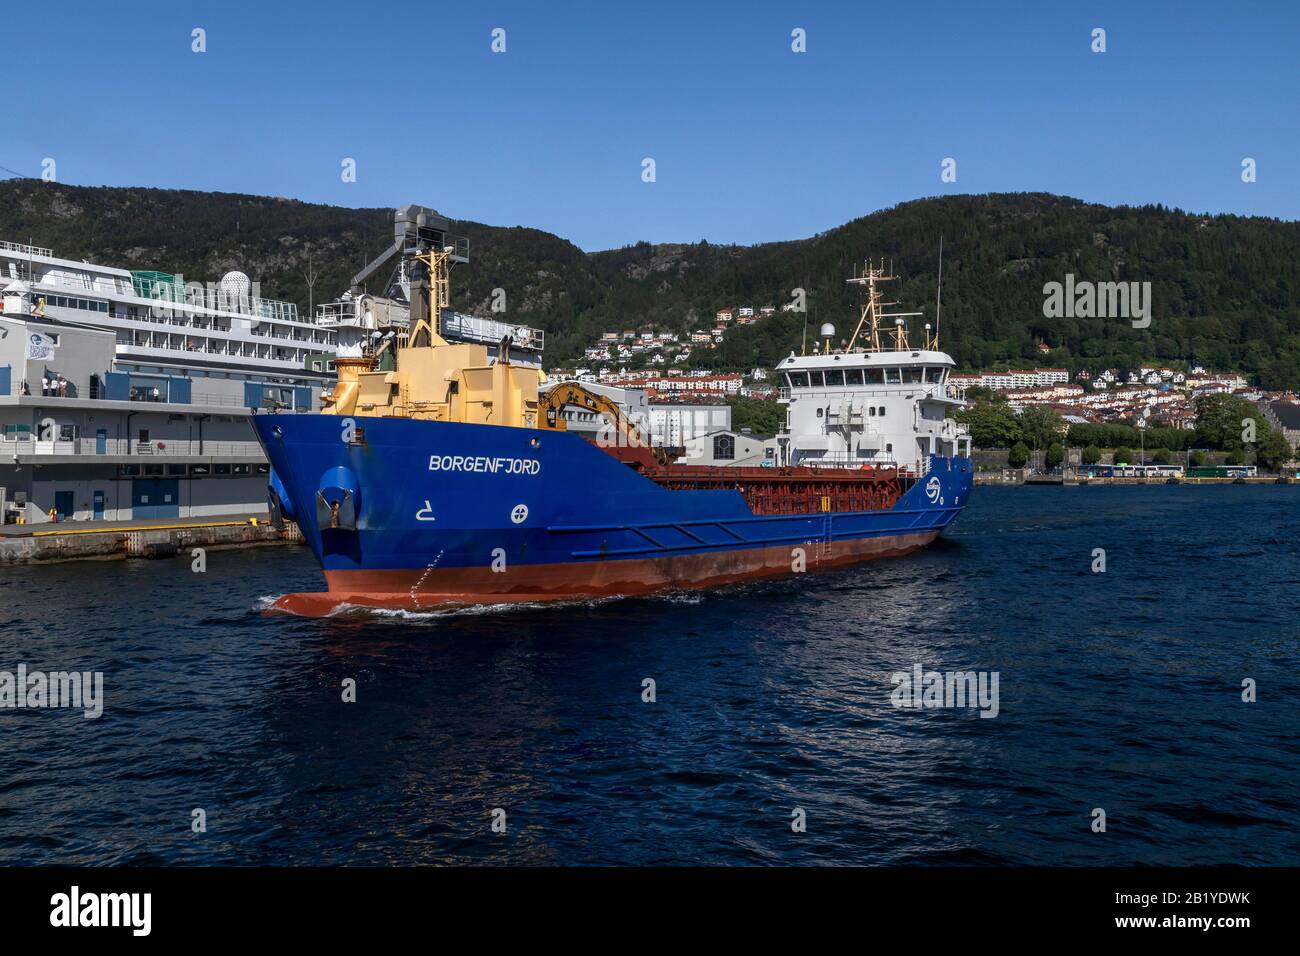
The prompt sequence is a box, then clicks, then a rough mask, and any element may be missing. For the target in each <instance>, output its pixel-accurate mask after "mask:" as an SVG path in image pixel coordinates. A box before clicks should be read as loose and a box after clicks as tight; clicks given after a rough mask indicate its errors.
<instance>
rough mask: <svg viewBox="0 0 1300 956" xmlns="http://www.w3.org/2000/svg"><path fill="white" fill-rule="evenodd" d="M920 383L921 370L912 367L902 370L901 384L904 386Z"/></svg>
mask: <svg viewBox="0 0 1300 956" xmlns="http://www.w3.org/2000/svg"><path fill="white" fill-rule="evenodd" d="M920 381H921V369H920V368H919V367H917V366H912V367H909V368H905V369H903V382H904V383H905V384H907V385H915V384H917V383H918V382H920Z"/></svg>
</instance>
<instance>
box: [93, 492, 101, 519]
mask: <svg viewBox="0 0 1300 956" xmlns="http://www.w3.org/2000/svg"><path fill="white" fill-rule="evenodd" d="M92 498H93V500H94V504H95V520H96V521H103V520H104V493H103V492H102V491H96V492H95V493H94V495H92Z"/></svg>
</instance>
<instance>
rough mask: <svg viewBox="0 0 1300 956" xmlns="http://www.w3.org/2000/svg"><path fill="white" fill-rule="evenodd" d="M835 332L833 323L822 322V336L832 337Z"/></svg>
mask: <svg viewBox="0 0 1300 956" xmlns="http://www.w3.org/2000/svg"><path fill="white" fill-rule="evenodd" d="M834 334H835V326H833V325H831V323H829V322H825V323H823V324H822V338H830V337H831V336H832V335H834Z"/></svg>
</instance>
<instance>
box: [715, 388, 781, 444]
mask: <svg viewBox="0 0 1300 956" xmlns="http://www.w3.org/2000/svg"><path fill="white" fill-rule="evenodd" d="M727 404H728V405H730V406H731V428H732V430H733V431H740V430H741V429H742V428H748V429H750V431H752V432H753V433H754V434H755V435H775V434H776V433H777V432H779V431H780V430H781V427H782V426H783V425H784V424H785V409H784V408H783V407H782V406H781V405H780V404H778V403H777V402H772V401H767V400H765V399H758V398H748V397H746V396H744V395H737V396H735V397H734V398H730V399H728V400H727Z"/></svg>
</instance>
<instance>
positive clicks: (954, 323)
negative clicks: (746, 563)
mask: <svg viewBox="0 0 1300 956" xmlns="http://www.w3.org/2000/svg"><path fill="white" fill-rule="evenodd" d="M436 199H437V197H412V200H413V201H420V200H424V201H425V204H426V205H435V206H436V204H437V203H436ZM391 221H392V212H391V210H388V209H344V208H339V207H333V206H321V205H313V204H309V203H302V202H298V201H295V200H287V199H274V198H267V197H258V196H242V195H235V194H227V193H200V192H189V191H181V190H161V189H136V188H99V187H79V186H65V185H61V184H52V183H42V182H38V181H34V180H9V181H5V182H0V239H7V240H10V241H15V242H28V241H30V242H33V243H35V244H37V245H42V246H49V247H52V248H53V249H54V250H55V254H56V255H59V256H62V257H64V258H70V259H83V258H85V259H90V260H92V261H96V262H102V263H105V264H111V265H118V266H122V267H124V268H134V269H160V270H163V271H167V272H180V273H183V274H184V275H185V276H186V277H187V278H190V279H198V280H200V281H207V280H209V279H217V278H219V277H220V276H221V275H222V274H224V273H225V272H227V271H229V270H231V269H241V270H243V271H244V272H247V273H248V274H249V275H250V276H252V277H253V278H254V279H258V280H260V282H261V285H262V293H263V294H264V295H266V296H269V297H272V298H283V299H290V300H293V301H296V302H298V303H299V304H300V306H302V307H303V308H304V310H305V308H306V305H307V299H308V283H307V274H308V273H309V271H311V270H310V269H309V267H308V265H309V260H310V265H311V266H312V267H313V268H314V270H315V272H316V275H317V278H316V283H315V287H314V298H315V301H316V302H317V303H319V302H321V301H324V300H327V299H330V298H332V297H333V296H335V295H337V294H338V293H339V292H341V291H343V290H344V289H345V288H346V287H347V283H348V280H349V278H350V277H351V276H352V274H353V273H355V272H356V271H357V270H358V269H360V267H361V266H362V265H363V264H364V263H365V262H366V260H367V259H369V258H372V257H374V256H375V255H377V254H378V253H379V252H380V251H382V249H383V248H384V246H385V245H386V244H387V243H388V242H389V240H390V236H391ZM455 228H456V229H457V230H458V231H459V232H460V233H462V234H464V235H466V236H467V237H468V238H469V240H470V256H471V262H470V264H469V265H468V266H462V267H458V268H457V271H456V273H455V274H454V282H453V288H454V293H455V296H456V303H455V304H456V307H457V308H459V309H461V310H463V311H470V312H476V313H479V314H489V313H488V304H489V302H490V301H491V290H492V289H494V288H497V287H500V288H502V289H504V290H505V291H506V302H507V306H508V310H509V311H508V315H509V316H510V317H511V318H512V319H515V320H518V321H520V322H525V323H528V324H530V325H537V326H540V327H542V328H544V329H546V331H547V335H548V354H547V361H548V364H557V363H560V362H563V361H565V360H569V359H572V358H573V357H574V356H575V355H580V354H581V350H582V347H583V346H584V345H586V344H589V343H590V342H591V341H592V340H594V339H595V338H596V337H597V336H598V334H599V333H600V332H601V331H604V330H620V331H621V330H623V329H629V328H635V329H638V330H641V329H650V328H659V329H667V330H671V331H679V332H685V331H689V330H691V329H693V328H704V327H711V326H712V324H713V316H714V313H715V312H716V311H717V310H718V309H719V308H723V307H727V306H741V305H752V306H754V307H755V309H757V308H759V307H761V306H764V305H774V306H778V307H779V306H780V305H781V304H782V303H784V302H786V301H788V300H789V298H790V290H792V289H794V288H796V287H799V288H803V289H805V290H807V302H808V309H809V314H808V322H809V327H810V328H811V329H813V330H815V329H816V327H817V325H819V324H820V323H822V322H826V321H830V322H833V323H835V325H836V326H837V328H838V330H839V332H840V334H841V335H843V334H847V332H848V330H849V327H850V325H851V323H852V321H853V319H854V317H855V316H856V302H857V298H856V292H855V289H854V287H851V286H848V285H846V284H845V282H844V280H845V278H846V277H847V276H849V275H850V274H851V273H852V272H853V269H854V267H855V265H860V263H861V260H862V259H864V258H866V257H867V256H872V257H877V256H885V257H888V258H892V259H893V264H894V270H895V272H896V273H897V274H898V275H899V276H900V277H901V281H900V282H897V283H894V284H892V287H890V289H889V291H890V292H891V293H893V298H896V299H898V300H899V301H900V303H902V307H904V308H905V309H906V310H907V311H914V310H918V309H923V310H924V311H925V312H926V316H927V320H928V321H933V316H934V310H935V290H936V278H937V266H938V250H939V237H940V235H942V236H943V241H944V287H943V317H942V334H943V346H944V348H945V349H946V350H947V351H949V352H951V353H952V354H953V356H954V357H955V358H956V360H957V361H958V362H959V363H960V364H961V365H963V366H964V367H988V366H992V365H994V364H996V363H999V362H1008V363H1012V364H1024V363H1040V364H1043V363H1049V364H1055V365H1064V366H1067V367H1070V368H1081V367H1089V368H1095V367H1097V366H1098V365H1102V364H1105V365H1120V366H1124V367H1132V366H1136V365H1139V364H1141V363H1142V362H1144V361H1159V362H1177V361H1184V360H1189V359H1190V360H1194V361H1196V362H1199V363H1201V364H1204V365H1206V366H1211V367H1216V368H1222V369H1239V370H1242V371H1245V372H1248V373H1251V374H1253V375H1257V376H1258V378H1259V381H1260V383H1261V384H1262V385H1264V386H1265V387H1269V388H1281V387H1300V224H1298V223H1295V222H1281V221H1277V220H1270V219H1261V218H1247V217H1240V216H1199V215H1189V214H1186V213H1183V212H1180V211H1177V210H1170V209H1166V208H1163V207H1160V206H1149V207H1141V208H1135V207H1119V208H1110V207H1106V206H1099V205H1092V204H1087V203H1082V202H1079V201H1077V200H1073V199H1066V198H1061V197H1057V196H1050V195H1046V194H1041V193H1015V194H1010V193H1008V194H994V195H987V196H951V197H945V198H939V199H922V200H917V201H915V202H909V203H904V204H902V205H900V206H896V207H894V208H892V209H887V210H883V211H881V212H878V213H874V214H872V215H870V216H866V217H863V218H861V219H855V220H853V221H852V222H849V223H846V224H845V225H843V226H840V227H838V228H836V229H832V230H830V231H828V232H826V233H823V234H821V235H818V236H814V237H812V238H810V239H801V240H793V241H787V242H777V243H769V244H765V245H759V246H717V245H710V244H708V243H704V242H700V243H693V244H669V245H651V244H649V243H639V244H637V245H635V246H629V247H626V248H623V249H615V250H610V251H605V252H596V253H585V252H583V251H582V250H581V249H579V248H578V247H577V246H575V245H573V244H572V243H570V242H567V241H565V240H563V239H560V238H559V237H557V236H553V235H550V234H549V233H545V232H542V231H539V230H535V229H527V228H521V227H513V228H505V227H497V226H486V225H482V224H480V223H474V222H458V223H456V226H455ZM1066 273H1073V274H1074V275H1075V277H1076V278H1077V279H1081V280H1085V279H1086V280H1093V281H1098V282H1104V281H1150V282H1151V283H1152V299H1153V310H1152V316H1153V317H1152V322H1151V325H1150V327H1149V328H1147V329H1134V328H1132V326H1131V324H1130V323H1129V322H1128V321H1127V320H1125V319H1101V318H1045V317H1044V316H1043V300H1044V296H1043V285H1044V283H1046V282H1052V281H1055V282H1061V281H1064V278H1065V275H1066ZM386 279H387V276H384V277H383V278H382V279H381V280H380V284H382V283H383V282H384V281H386ZM376 290H377V291H382V289H380V288H379V287H378V285H377V286H376ZM803 328H804V318H803V316H801V315H797V314H793V313H785V314H778V315H777V316H775V317H773V318H770V319H765V320H763V321H760V322H759V323H757V324H756V325H753V326H748V327H745V328H737V329H732V330H731V331H730V332H729V333H728V335H727V338H726V340H725V342H724V344H723V345H722V346H721V348H720V349H719V350H718V354H717V356H716V358H714V359H711V360H710V361H709V363H708V364H711V365H714V366H716V367H734V368H743V367H752V366H754V365H771V364H772V363H773V362H774V361H775V360H776V359H777V358H779V357H780V356H781V355H782V354H785V353H787V352H788V351H789V350H790V349H791V348H793V347H797V346H798V343H799V340H800V337H801V335H802V333H803ZM1040 343H1046V344H1047V345H1048V346H1050V347H1051V351H1050V352H1048V353H1047V354H1045V355H1044V354H1041V353H1040V352H1039V348H1038V346H1039V344H1040Z"/></svg>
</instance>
